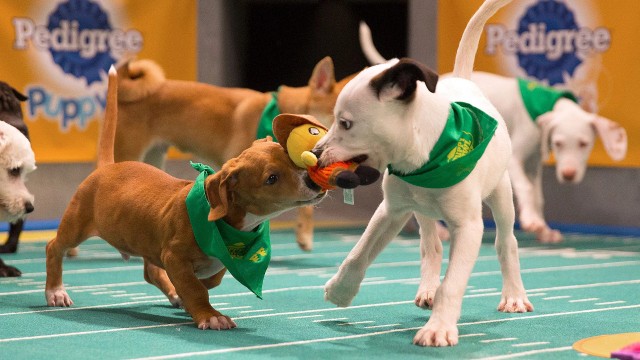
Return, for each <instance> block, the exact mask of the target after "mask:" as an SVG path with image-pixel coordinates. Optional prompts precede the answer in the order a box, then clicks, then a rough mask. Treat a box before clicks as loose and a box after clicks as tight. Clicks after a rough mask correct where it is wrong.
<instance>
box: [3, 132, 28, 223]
mask: <svg viewBox="0 0 640 360" xmlns="http://www.w3.org/2000/svg"><path fill="white" fill-rule="evenodd" d="M14 169H20V172H19V175H17V176H14V175H12V174H11V173H12V170H14ZM35 169H36V160H35V156H34V154H33V150H31V143H29V140H28V139H27V138H26V137H25V136H24V135H23V134H22V133H21V132H20V131H18V129H16V128H14V127H13V126H11V125H9V124H7V123H6V122H4V121H0V220H1V221H8V222H15V221H17V220H19V219H21V218H23V217H24V216H25V213H26V210H25V206H26V205H27V204H30V205H33V195H32V194H31V193H30V192H29V190H28V189H27V187H26V186H25V180H26V177H27V174H29V173H30V172H32V171H33V170H35Z"/></svg>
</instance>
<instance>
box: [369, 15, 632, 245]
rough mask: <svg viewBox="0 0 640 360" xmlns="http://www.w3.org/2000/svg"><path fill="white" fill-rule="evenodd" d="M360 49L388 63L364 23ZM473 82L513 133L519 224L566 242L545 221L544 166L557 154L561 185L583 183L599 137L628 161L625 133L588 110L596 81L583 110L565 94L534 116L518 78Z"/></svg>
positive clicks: (484, 76) (475, 77)
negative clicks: (540, 113) (522, 94)
mask: <svg viewBox="0 0 640 360" xmlns="http://www.w3.org/2000/svg"><path fill="white" fill-rule="evenodd" d="M360 45H361V47H362V50H363V53H364V54H365V56H366V58H367V60H368V61H369V62H370V63H372V64H380V63H383V62H386V60H385V59H384V57H382V55H380V53H379V52H378V50H377V49H376V48H375V46H374V44H373V41H372V37H371V31H370V30H369V27H368V26H367V25H366V24H365V23H364V22H361V23H360ZM446 76H447V75H444V76H443V78H444V77H446ZM471 80H472V81H473V82H475V83H476V84H477V85H478V87H480V89H481V90H482V92H483V93H484V95H485V96H486V97H487V98H488V99H489V101H491V103H492V104H493V105H494V106H495V107H496V108H497V109H498V112H500V114H501V115H502V117H503V118H504V121H505V122H506V124H507V128H508V129H509V135H510V137H511V141H512V147H513V156H512V158H511V162H510V163H509V173H510V176H511V181H512V183H513V191H514V193H515V196H516V199H517V203H518V210H519V217H518V218H519V220H520V226H521V227H522V229H523V230H525V231H528V232H531V233H535V234H536V237H537V239H538V240H539V241H540V242H543V243H555V242H560V241H562V235H561V234H560V232H559V231H557V230H553V229H551V228H550V227H549V225H548V224H547V222H546V221H545V218H544V210H543V209H544V196H543V191H542V164H543V162H544V161H545V160H547V159H548V158H549V155H550V153H551V152H553V154H554V158H555V161H556V165H555V172H556V178H557V180H558V182H560V183H571V184H578V183H580V182H581V181H582V179H583V177H584V174H585V171H586V169H587V160H588V159H589V155H590V154H591V150H592V149H593V145H594V142H595V139H596V135H597V136H598V137H600V139H601V140H602V142H603V144H604V148H605V150H606V152H607V154H608V155H609V156H610V157H611V159H613V160H615V161H619V160H622V159H623V158H624V157H625V155H626V151H627V134H626V131H625V129H624V128H622V127H621V126H620V125H619V124H618V123H616V122H614V121H612V120H609V119H607V118H604V117H602V116H599V115H597V114H596V113H592V112H589V111H585V110H583V108H587V109H589V110H590V111H594V112H595V111H597V105H596V101H595V99H593V97H594V96H595V95H594V93H595V92H596V90H595V89H591V88H590V87H592V86H593V85H594V84H592V83H591V84H580V86H581V88H580V89H573V90H574V92H576V93H579V94H580V96H582V95H585V94H586V95H588V96H586V97H584V98H581V99H580V101H581V105H582V107H581V106H580V105H578V104H577V103H576V102H574V101H572V100H570V99H569V98H568V97H566V96H560V97H559V98H558V100H557V101H556V102H555V103H552V104H550V107H549V108H548V109H546V110H548V111H546V112H545V113H543V114H542V115H540V116H536V118H532V116H531V115H530V113H529V112H528V111H527V109H526V106H525V103H524V101H523V97H522V96H521V92H520V90H519V85H518V79H516V78H510V77H504V76H500V75H495V74H489V73H486V72H474V73H473V74H472V75H471ZM565 81H566V82H567V83H568V84H567V85H568V86H569V88H575V87H576V85H575V84H573V83H575V82H576V81H577V80H575V79H570V78H565ZM586 87H588V88H586ZM540 88H546V89H550V88H547V87H543V86H540ZM439 231H441V232H442V231H446V230H443V229H439Z"/></svg>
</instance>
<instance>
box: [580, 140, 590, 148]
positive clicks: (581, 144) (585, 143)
mask: <svg viewBox="0 0 640 360" xmlns="http://www.w3.org/2000/svg"><path fill="white" fill-rule="evenodd" d="M588 145H589V143H588V142H586V141H580V142H579V143H578V146H580V148H582V149H584V148H586V147H587V146H588Z"/></svg>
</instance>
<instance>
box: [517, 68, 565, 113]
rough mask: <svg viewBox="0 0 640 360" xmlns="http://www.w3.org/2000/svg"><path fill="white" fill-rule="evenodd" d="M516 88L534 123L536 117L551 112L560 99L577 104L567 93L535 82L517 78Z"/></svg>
mask: <svg viewBox="0 0 640 360" xmlns="http://www.w3.org/2000/svg"><path fill="white" fill-rule="evenodd" d="M518 87H519V88H520V95H521V96H522V101H523V102H524V107H525V108H526V109H527V112H528V113H529V116H531V120H533V121H536V119H537V118H538V116H540V115H542V114H544V113H546V112H549V111H551V110H553V106H554V105H555V104H556V102H557V101H558V100H560V99H562V98H566V99H569V100H571V101H573V102H576V103H577V102H578V99H576V97H575V96H574V95H573V94H572V93H571V92H569V91H565V90H558V89H554V88H552V87H549V86H544V85H542V84H540V83H538V82H535V81H531V80H525V79H522V78H518Z"/></svg>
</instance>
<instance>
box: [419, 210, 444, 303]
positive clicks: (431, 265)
mask: <svg viewBox="0 0 640 360" xmlns="http://www.w3.org/2000/svg"><path fill="white" fill-rule="evenodd" d="M416 219H417V220H418V223H419V224H420V259H421V260H420V286H419V287H418V293H417V294H416V299H415V304H416V306H418V307H421V308H424V309H431V308H432V307H433V299H434V297H435V295H436V290H437V289H438V286H440V269H441V267H442V241H441V240H440V235H439V231H438V222H437V221H435V220H433V219H430V218H427V217H425V216H423V215H420V214H416Z"/></svg>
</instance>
